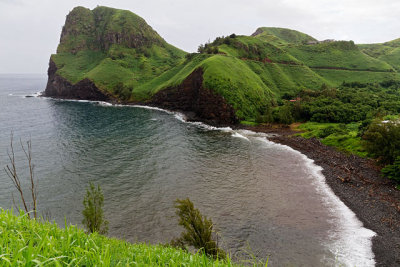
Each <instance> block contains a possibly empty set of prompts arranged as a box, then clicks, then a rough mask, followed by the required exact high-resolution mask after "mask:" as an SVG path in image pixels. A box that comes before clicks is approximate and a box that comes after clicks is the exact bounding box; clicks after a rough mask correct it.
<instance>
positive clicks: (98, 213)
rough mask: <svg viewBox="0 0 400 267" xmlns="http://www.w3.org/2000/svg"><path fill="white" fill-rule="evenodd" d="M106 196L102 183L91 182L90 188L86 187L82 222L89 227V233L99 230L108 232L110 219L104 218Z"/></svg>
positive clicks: (103, 232)
mask: <svg viewBox="0 0 400 267" xmlns="http://www.w3.org/2000/svg"><path fill="white" fill-rule="evenodd" d="M103 205H104V196H103V192H102V190H101V188H100V185H97V187H95V185H94V184H93V183H92V182H90V184H89V188H87V189H86V195H85V198H84V199H83V206H84V207H85V208H84V209H83V211H82V214H83V220H82V224H83V225H84V226H85V227H86V228H87V230H88V232H89V233H94V232H98V233H99V234H106V233H107V232H108V221H106V220H105V219H104V213H103Z"/></svg>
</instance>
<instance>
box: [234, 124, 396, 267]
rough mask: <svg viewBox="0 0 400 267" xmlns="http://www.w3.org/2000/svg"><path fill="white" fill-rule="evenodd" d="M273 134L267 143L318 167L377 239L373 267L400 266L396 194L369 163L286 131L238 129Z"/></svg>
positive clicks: (314, 140)
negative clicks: (286, 150) (298, 154)
mask: <svg viewBox="0 0 400 267" xmlns="http://www.w3.org/2000/svg"><path fill="white" fill-rule="evenodd" d="M240 128H245V129H247V130H251V131H255V132H262V133H268V134H271V133H274V134H275V135H274V136H273V137H270V138H268V139H269V140H271V141H273V142H275V143H279V144H283V145H287V146H289V147H291V148H293V149H294V150H297V151H299V152H301V153H302V154H304V155H305V156H307V157H308V158H310V159H312V160H314V163H315V164H316V165H318V166H321V167H322V169H323V170H322V174H323V175H324V176H325V179H326V183H327V184H328V186H329V187H330V188H331V189H332V191H333V192H334V193H335V195H336V196H338V197H339V198H340V200H341V201H343V202H344V203H345V205H346V206H347V207H349V208H350V209H351V210H352V211H353V212H354V213H355V214H356V216H357V218H358V219H359V220H360V221H361V222H362V223H363V225H364V227H366V228H368V229H371V230H372V231H374V232H375V233H376V234H377V235H376V236H375V237H373V238H372V251H373V253H374V255H375V261H376V266H400V191H398V190H396V189H394V183H393V182H392V181H390V180H388V179H384V178H382V177H381V175H380V170H379V167H377V166H376V165H375V164H374V162H373V161H372V160H370V159H363V158H360V157H357V156H354V155H347V154H345V153H343V152H339V151H337V150H336V149H335V148H333V147H328V146H325V145H323V144H322V143H321V142H320V141H319V140H317V139H315V138H312V139H305V138H302V137H299V136H293V134H294V133H295V132H293V131H291V130H290V129H289V128H281V129H276V128H271V127H264V126H261V127H240Z"/></svg>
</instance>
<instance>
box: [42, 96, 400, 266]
mask: <svg viewBox="0 0 400 267" xmlns="http://www.w3.org/2000/svg"><path fill="white" fill-rule="evenodd" d="M42 96H43V95H42ZM55 99H59V100H66V99H62V98H55ZM67 100H73V101H74V99H67ZM89 102H103V103H109V104H110V105H126V106H143V107H151V108H156V109H161V110H164V111H166V112H171V113H180V114H183V115H184V116H185V120H186V121H187V122H202V123H206V124H208V125H210V126H213V127H232V129H244V130H250V131H254V132H258V133H266V134H274V136H273V137H268V140H270V141H272V142H275V143H278V144H282V145H287V146H289V147H291V148H292V149H294V150H297V151H299V152H301V153H302V154H304V155H305V156H307V157H308V158H310V159H312V160H313V161H314V163H315V164H316V165H318V166H320V167H322V169H323V170H322V174H323V175H324V176H325V179H326V183H327V184H328V186H329V187H330V188H331V189H332V191H333V192H334V194H335V195H336V196H337V197H339V198H340V200H341V201H343V203H344V204H345V205H346V206H347V207H348V208H349V209H350V210H352V211H353V212H354V213H355V214H356V216H357V218H358V219H359V220H360V221H361V222H362V224H363V226H364V227H366V228H368V229H370V230H372V231H374V232H375V233H376V236H374V237H373V238H372V251H373V253H374V256H375V257H374V259H375V262H376V266H385V267H386V266H400V191H399V190H396V189H394V183H393V182H392V181H390V180H389V179H386V178H382V177H381V175H380V168H379V167H378V166H377V165H376V164H375V163H374V161H373V160H371V159H363V158H360V157H358V156H354V155H348V154H345V153H343V152H340V151H338V150H337V149H335V148H334V147H328V146H326V145H323V144H322V143H321V142H320V141H319V140H317V139H315V138H311V139H305V138H303V137H299V136H294V134H295V133H297V132H295V131H293V130H291V129H290V128H289V127H286V128H283V127H282V128H275V127H270V126H263V125H260V126H243V125H232V124H221V123H217V122H214V121H208V120H204V119H203V118H201V117H199V116H197V115H196V114H195V113H193V112H188V111H182V110H167V109H164V108H163V107H159V106H157V105H154V104H153V103H140V102H136V103H132V102H131V103H118V102H114V101H91V100H89ZM321 155H323V156H321Z"/></svg>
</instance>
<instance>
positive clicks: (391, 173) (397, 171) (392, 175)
mask: <svg viewBox="0 0 400 267" xmlns="http://www.w3.org/2000/svg"><path fill="white" fill-rule="evenodd" d="M382 174H383V175H384V176H385V177H387V178H389V179H392V180H395V181H396V182H397V183H398V184H400V157H399V156H398V157H396V159H395V160H394V162H393V164H392V165H387V166H385V168H383V169H382Z"/></svg>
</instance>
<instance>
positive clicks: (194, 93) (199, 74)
mask: <svg viewBox="0 0 400 267" xmlns="http://www.w3.org/2000/svg"><path fill="white" fill-rule="evenodd" d="M149 104H152V105H156V106H158V107H162V108H165V109H169V110H176V111H182V112H184V113H185V114H187V115H188V119H189V120H200V121H204V122H206V123H209V124H218V125H230V124H235V123H237V122H238V119H237V117H236V115H235V110H234V109H233V108H232V106H231V105H229V104H228V103H227V102H226V100H225V99H224V98H223V97H222V96H221V95H218V94H215V93H214V92H212V91H211V90H209V89H207V88H204V86H203V70H202V69H201V68H198V69H196V70H195V71H193V72H192V74H190V75H189V76H188V77H187V78H186V79H185V80H184V81H183V83H182V84H180V85H178V86H175V87H170V88H167V89H164V90H162V91H160V92H158V93H156V94H155V95H154V96H153V97H152V100H151V101H150V102H149Z"/></svg>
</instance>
